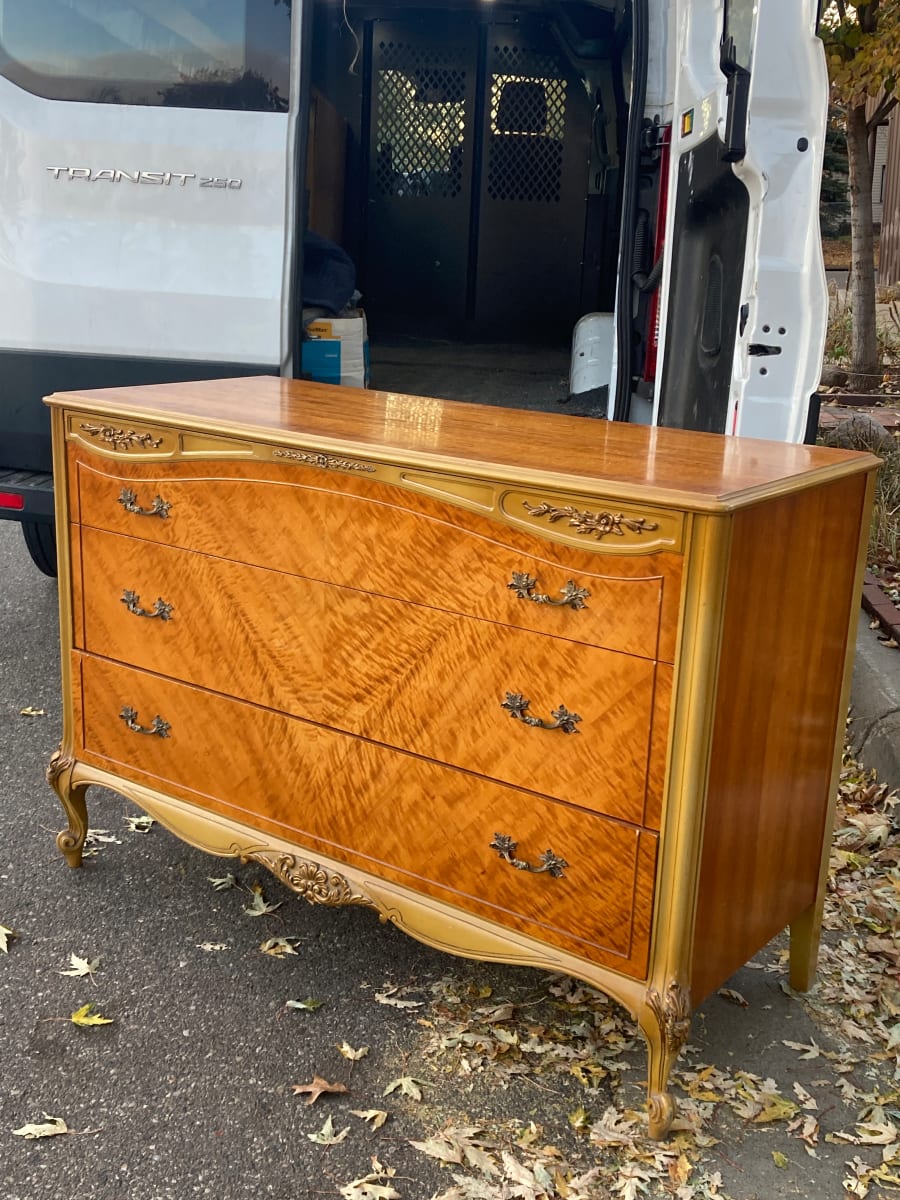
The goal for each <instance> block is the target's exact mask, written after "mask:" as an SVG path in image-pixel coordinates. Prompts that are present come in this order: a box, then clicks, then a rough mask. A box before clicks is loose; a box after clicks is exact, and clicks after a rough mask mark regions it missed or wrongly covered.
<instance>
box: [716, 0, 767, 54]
mask: <svg viewBox="0 0 900 1200" xmlns="http://www.w3.org/2000/svg"><path fill="white" fill-rule="evenodd" d="M758 3H759V0H725V39H724V40H725V41H726V42H727V41H728V39H729V38H730V39H731V41H732V43H733V44H734V58H735V65H736V66H739V67H744V68H746V69H747V70H749V69H750V66H751V63H750V59H751V57H752V53H753V18H754V17H755V15H756V6H757V4H758Z"/></svg>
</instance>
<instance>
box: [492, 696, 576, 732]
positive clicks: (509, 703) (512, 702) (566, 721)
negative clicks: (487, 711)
mask: <svg viewBox="0 0 900 1200" xmlns="http://www.w3.org/2000/svg"><path fill="white" fill-rule="evenodd" d="M530 704H531V701H530V700H526V699H525V697H524V696H523V695H522V694H521V693H520V692H507V693H506V699H505V700H503V701H502V702H501V704H500V707H501V708H505V709H506V711H507V712H508V713H509V715H510V716H511V717H512V718H513V720H514V721H524V723H525V724H526V725H533V726H534V727H535V728H536V729H561V730H562V731H563V733H578V732H579V731H578V730H577V729H576V728H575V726H576V724H577V723H578V722H579V721H580V720H581V717H579V715H578V713H574V712H569V710H568V709H567V708H566V706H565V705H564V704H560V706H559V708H554V710H553V712H552V713H551V714H550V716H551V717H552V718H553V720H552V721H543V720H541V718H540V717H532V716H530V715H529V712H528V706H529V705H530Z"/></svg>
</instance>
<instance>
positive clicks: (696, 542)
mask: <svg viewBox="0 0 900 1200" xmlns="http://www.w3.org/2000/svg"><path fill="white" fill-rule="evenodd" d="M48 403H49V404H50V406H51V408H52V416H53V425H54V445H55V471H56V483H57V497H58V500H57V503H58V531H59V547H60V548H59V559H60V601H61V613H62V647H63V688H64V697H65V704H64V711H65V720H64V734H63V741H62V745H61V747H60V750H59V752H58V753H57V754H56V755H55V756H54V759H53V761H52V763H51V765H50V768H49V771H48V775H49V779H50V781H51V783H52V784H53V786H54V788H55V789H56V791H57V793H58V795H59V797H60V799H61V800H62V803H63V806H64V808H65V810H66V813H67V816H68V828H67V829H66V830H65V831H64V832H63V833H61V834H60V836H59V844H60V847H61V849H62V851H63V852H64V854H65V856H66V858H67V859H68V861H69V863H70V864H71V865H73V866H77V865H78V864H79V863H80V861H81V852H82V845H83V842H84V838H85V833H86V829H87V813H86V805H85V792H86V789H87V787H88V786H89V785H90V784H100V785H103V786H106V787H110V788H114V789H116V790H117V791H119V792H120V793H122V794H123V795H124V796H126V797H128V798H129V799H131V800H133V801H135V802H136V803H137V804H138V805H140V806H141V807H143V808H144V809H145V810H147V811H148V812H149V813H151V814H152V815H153V816H154V817H156V818H158V820H159V821H161V822H162V823H163V824H164V825H166V826H168V828H170V829H171V830H173V831H174V832H175V833H176V834H178V835H179V836H180V837H182V838H184V839H185V840H186V841H188V842H191V843H192V844H194V845H195V846H200V847H202V848H203V849H205V850H208V851H210V852H212V853H214V854H219V855H237V856H240V857H241V858H243V859H252V860H255V861H257V862H259V863H262V864H264V865H265V866H266V867H268V868H270V869H271V870H272V871H273V872H275V874H276V875H277V876H278V877H279V878H280V879H281V880H282V881H283V882H284V883H285V884H287V885H288V887H290V888H292V889H293V890H294V891H296V892H298V893H299V894H300V895H302V896H304V897H306V899H308V900H310V901H313V902H316V903H323V904H331V905H340V904H359V905H367V906H370V907H372V908H373V909H374V910H376V911H377V912H378V913H380V914H381V915H382V916H383V917H384V918H386V919H388V920H390V921H392V922H394V923H395V924H396V925H398V926H399V927H400V928H401V929H403V930H405V931H406V932H407V933H410V934H412V935H413V936H414V937H417V938H420V939H421V940H422V941H424V942H428V943H429V944H431V945H432V946H437V947H440V948H441V949H444V950H447V951H450V952H453V953H457V954H463V955H467V956H470V957H474V958H478V959H483V960H489V959H493V960H500V961H504V962H511V963H521V964H532V965H535V966H540V967H543V968H550V969H553V970H558V971H561V972H566V973H569V974H571V975H573V976H576V977H578V978H580V979H582V980H585V981H587V982H588V983H590V984H593V985H595V986H597V987H599V988H602V989H603V990H604V991H606V992H607V993H608V994H610V995H611V996H613V997H614V998H616V999H617V1000H618V1001H620V1002H621V1003H622V1004H623V1005H625V1006H626V1007H627V1008H628V1009H629V1010H630V1011H631V1012H632V1014H633V1015H634V1016H635V1018H636V1020H637V1021H638V1023H639V1025H640V1028H641V1030H642V1032H643V1034H644V1036H645V1039H646V1041H647V1044H648V1049H649V1089H648V1091H649V1111H650V1127H651V1132H652V1133H653V1134H654V1135H656V1136H660V1135H662V1134H663V1133H665V1131H666V1130H667V1128H668V1126H669V1124H670V1123H671V1120H672V1114H673V1102H672V1099H671V1096H670V1093H669V1090H668V1078H669V1073H670V1069H671V1066H672V1063H673V1062H674V1060H675V1058H676V1056H677V1055H678V1052H679V1050H680V1049H681V1047H682V1046H683V1044H684V1042H685V1039H686V1037H687V1034H688V1028H689V1024H690V1014H691V1004H692V1000H693V1001H697V1000H699V999H701V998H703V997H704V996H706V995H707V994H708V993H709V992H710V991H712V990H713V989H714V988H716V987H717V986H719V985H720V984H721V983H722V982H723V981H724V980H725V979H726V978H727V977H728V976H729V975H730V974H731V973H732V972H733V971H734V970H735V969H736V968H737V967H739V966H740V965H741V964H742V963H744V962H745V961H746V960H747V959H748V958H749V957H751V956H752V955H753V954H754V953H755V952H756V951H757V950H759V949H760V947H762V946H763V945H764V944H765V943H766V942H767V941H768V940H769V939H770V938H771V937H772V936H773V935H775V934H776V933H778V931H779V930H781V929H782V928H783V927H784V926H785V925H788V924H789V925H790V926H791V981H792V983H793V984H794V986H795V987H798V988H804V987H806V986H807V985H808V983H809V981H810V978H811V974H812V972H813V970H814V966H815V958H816V951H817V942H818V930H819V924H820V917H821V909H822V897H823V887H824V878H825V864H826V862H827V854H828V843H829V836H830V832H831V822H832V816H833V801H832V797H833V794H834V773H835V765H836V755H837V754H838V753H839V748H840V742H841V734H842V730H843V725H844V714H845V705H846V696H847V684H848V677H849V652H848V647H849V646H850V645H851V644H852V641H851V638H850V631H851V629H853V628H854V627H855V616H856V610H857V600H858V591H859V583H860V575H861V568H862V562H863V556H864V542H865V533H866V529H867V523H868V517H869V508H870V503H871V487H872V481H873V479H874V470H875V468H876V466H877V461H878V460H877V459H875V458H873V457H871V456H869V455H862V454H853V453H851V452H844V451H838V450H828V449H822V448H818V447H813V446H793V445H780V444H775V443H768V442H762V441H754V440H749V439H735V438H728V437H718V436H715V435H711V434H692V433H687V432H683V431H679V430H666V429H650V428H645V427H641V426H631V425H624V424H617V423H607V422H598V421H586V420H583V419H578V418H570V417H565V416H556V415H552V414H542V413H533V412H525V411H510V410H506V409H497V408H488V407H479V406H474V405H467V404H456V403H452V402H443V401H438V400H431V399H424V398H416V397H408V396H401V395H395V394H391V393H381V392H365V391H356V390H352V389H346V388H336V387H328V386H324V385H316V384H310V383H304V382H296V381H288V380H281V379H274V378H252V379H236V380H225V381H222V380H216V381H212V382H203V383H196V384H190V383H185V384H173V385H165V386H158V387H141V388H125V389H117V390H107V391H95V392H83V393H78V392H71V393H65V394H57V395H55V396H51V397H50V398H49V399H48Z"/></svg>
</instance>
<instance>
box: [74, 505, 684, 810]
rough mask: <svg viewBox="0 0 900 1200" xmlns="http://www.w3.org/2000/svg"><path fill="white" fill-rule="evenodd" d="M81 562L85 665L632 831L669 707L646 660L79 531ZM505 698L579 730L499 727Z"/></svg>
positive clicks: (504, 722) (507, 723)
mask: <svg viewBox="0 0 900 1200" xmlns="http://www.w3.org/2000/svg"><path fill="white" fill-rule="evenodd" d="M81 559H82V569H83V572H84V574H83V580H82V584H81V587H80V588H79V591H81V593H82V594H83V595H84V596H85V598H86V599H85V604H84V610H85V611H84V628H85V638H84V642H83V645H84V647H85V648H86V649H87V650H89V651H92V652H93V653H95V654H102V655H104V656H106V657H110V658H115V659H118V660H119V661H121V662H124V663H132V664H134V665H135V666H139V667H142V668H145V669H147V670H151V671H155V672H157V673H158V674H161V675H166V676H170V677H172V678H175V679H183V680H186V681H188V682H190V683H194V684H198V685H199V686H202V687H206V688H210V689H212V690H215V691H218V692H223V693H226V694H228V695H234V696H237V697H240V698H242V699H245V700H250V701H254V702H256V703H259V704H263V705H266V706H267V707H270V708H274V709H278V710H281V711H284V712H287V713H290V714H292V715H294V716H300V717H304V718H307V719H308V720H312V721H316V722H318V723H320V724H322V725H327V726H330V727H334V728H337V729H341V730H345V731H347V732H350V733H354V734H358V735H362V736H364V737H367V738H371V739H373V740H374V741H378V742H383V743H385V744H387V745H391V746H397V747H399V748H401V749H404V750H409V751H412V752H413V753H416V754H420V755H423V756H425V757H428V758H435V759H439V760H441V761H442V762H446V763H450V764H452V765H455V766H458V767H464V768H466V769H468V770H470V771H474V772H476V773H478V774H480V775H486V776H490V777H491V778H494V779H498V780H502V781H504V782H506V783H511V784H515V785H517V786H519V787H522V788H527V789H529V790H531V791H536V792H540V793H543V794H545V795H551V796H554V797H558V798H561V799H564V800H567V801H569V802H570V803H573V804H578V805H580V806H582V807H584V808H589V809H593V810H595V811H597V812H603V813H606V814H608V815H610V816H615V817H618V818H620V819H622V820H627V821H631V822H634V823H635V824H639V823H640V822H641V821H642V819H643V814H644V809H645V793H646V791H647V779H648V754H649V753H650V747H649V742H650V740H651V729H653V728H655V727H656V726H657V725H660V726H662V728H663V730H665V729H666V728H667V725H668V704H669V693H668V691H667V690H666V686H665V684H664V683H661V684H660V685H659V687H655V678H656V667H655V664H653V663H651V662H648V661H647V660H645V659H641V658H637V657H634V656H630V655H624V654H616V653H613V652H611V651H607V650H602V649H599V648H595V647H589V646H584V645H580V644H577V643H572V642H567V641H564V640H562V639H559V638H549V637H546V636H542V635H539V634H534V633H530V632H528V631H524V630H519V629H510V628H508V627H506V626H503V625H498V624H494V623H491V622H487V621H479V620H474V619H472V618H469V617H459V616H456V615H454V614H452V613H447V612H444V611H442V610H439V609H433V608H426V607H424V606H420V605H411V604H408V603H405V602H402V601H396V600H391V599H387V598H385V597H381V596H373V595H369V594H367V593H365V592H360V591H356V590H354V589H350V588H338V587H334V586H330V585H325V584H321V583H318V582H315V581H310V580H307V579H303V578H301V577H298V576H292V575H282V574H279V573H277V572H273V571H267V570H263V569H260V568H256V567H248V566H245V565H243V564H241V563H234V562H230V561H228V560H222V559H215V558H211V557H209V556H207V555H202V554H196V553H190V552H187V551H183V550H175V549H170V548H167V547H162V546H153V545H150V544H147V543H143V542H138V541H135V540H134V539H133V538H124V537H121V536H118V535H115V534H109V533H103V532H100V531H98V530H94V529H89V528H85V529H83V530H81ZM100 581H104V582H103V583H101V582H100ZM105 581H109V582H108V583H106V582H105ZM123 589H127V590H129V591H132V592H135V593H137V595H138V596H139V597H140V607H142V608H143V609H145V610H151V609H152V605H153V603H154V601H155V600H156V598H157V597H160V598H162V599H164V600H165V601H166V603H167V604H170V605H172V606H173V611H172V617H171V619H170V620H167V621H162V620H159V619H155V618H154V619H148V618H145V617H139V616H135V615H133V614H132V613H131V612H129V610H128V609H127V608H126V606H125V604H123V603H122V595H123ZM573 615H577V614H573ZM662 669H663V670H665V671H666V672H669V668H662ZM507 692H517V693H522V694H524V695H526V696H527V697H528V698H529V699H530V700H531V701H532V712H533V713H534V714H535V715H537V716H541V717H543V718H545V719H546V720H548V721H549V720H550V719H551V717H550V714H551V710H553V709H555V708H556V706H557V705H558V704H560V703H563V704H565V706H566V707H567V708H568V709H570V710H571V711H574V712H577V713H578V714H579V716H580V717H581V721H580V723H579V724H578V730H579V732H577V733H572V734H566V733H563V732H562V731H561V730H558V729H556V730H547V729H539V728H532V727H529V726H528V725H526V724H523V723H522V722H521V721H517V720H513V719H512V718H511V717H510V715H509V713H508V712H507V711H505V710H504V709H503V708H502V707H501V704H502V702H503V701H504V699H505V697H506V693H507ZM654 751H655V753H657V754H658V753H659V748H658V747H654ZM662 769H663V768H662V764H659V763H657V764H654V770H653V776H654V780H655V781H658V780H659V778H660V775H661V772H662ZM655 786H657V787H658V782H657V783H656V785H655ZM656 803H657V805H658V796H657V800H656Z"/></svg>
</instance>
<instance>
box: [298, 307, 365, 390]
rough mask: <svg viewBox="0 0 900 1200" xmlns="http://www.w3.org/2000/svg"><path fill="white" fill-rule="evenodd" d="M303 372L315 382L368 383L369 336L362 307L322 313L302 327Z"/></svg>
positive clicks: (360, 385)
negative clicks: (328, 315)
mask: <svg viewBox="0 0 900 1200" xmlns="http://www.w3.org/2000/svg"><path fill="white" fill-rule="evenodd" d="M302 365H303V374H304V375H305V376H308V377H309V378H310V379H314V380H316V382H317V383H335V384H341V385H342V386H343V387H359V388H364V387H368V386H369V336H368V333H367V330H366V314H365V313H364V312H363V310H362V309H361V308H349V309H345V310H344V312H343V313H342V314H341V316H339V317H322V318H321V319H319V320H316V321H312V322H310V324H309V325H307V327H306V329H305V331H304V341H303V359H302Z"/></svg>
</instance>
